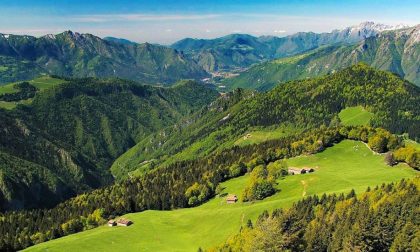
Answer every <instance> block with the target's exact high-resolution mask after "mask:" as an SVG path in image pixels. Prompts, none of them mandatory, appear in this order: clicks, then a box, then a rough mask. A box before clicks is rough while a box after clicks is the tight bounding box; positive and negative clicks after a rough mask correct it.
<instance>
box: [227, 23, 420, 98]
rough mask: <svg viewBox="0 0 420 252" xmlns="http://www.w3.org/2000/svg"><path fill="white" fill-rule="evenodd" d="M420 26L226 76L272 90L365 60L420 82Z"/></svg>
mask: <svg viewBox="0 0 420 252" xmlns="http://www.w3.org/2000/svg"><path fill="white" fill-rule="evenodd" d="M419 34H420V26H419V25H417V26H415V27H411V28H404V29H400V30H395V31H384V32H382V33H380V34H378V35H376V36H373V37H369V38H367V39H365V40H363V41H361V42H359V43H357V44H355V45H342V44H338V45H329V46H325V47H322V48H319V49H315V50H312V51H309V52H306V53H304V54H301V55H297V56H293V57H288V58H282V59H277V60H273V61H270V62H266V63H262V64H258V65H255V66H253V67H251V68H250V69H249V70H247V71H245V72H244V73H242V74H241V75H240V76H238V77H235V78H231V79H227V80H226V81H225V82H224V84H225V85H226V86H227V87H228V88H230V89H233V88H237V87H242V88H251V89H258V90H269V89H271V88H272V87H274V86H275V85H276V84H278V83H280V82H285V81H288V80H294V79H304V78H308V77H315V76H319V75H322V74H328V73H331V72H334V71H337V70H339V69H342V68H345V67H348V66H351V65H353V64H356V63H357V62H365V63H367V64H369V65H371V66H373V67H375V68H377V69H381V70H387V71H391V72H393V73H396V74H398V75H399V76H401V77H403V78H405V79H407V80H409V81H411V82H412V83H414V84H416V85H420V70H419V64H420V39H419V37H420V35H419Z"/></svg>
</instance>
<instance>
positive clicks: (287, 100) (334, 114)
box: [113, 64, 420, 176]
mask: <svg viewBox="0 0 420 252" xmlns="http://www.w3.org/2000/svg"><path fill="white" fill-rule="evenodd" d="M419 95H420V88H419V87H417V86H414V85H413V84H411V83H408V82H406V81H404V80H402V79H401V78H399V77H398V76H396V75H394V74H391V73H389V72H383V71H378V70H375V69H373V68H372V67H369V66H367V65H365V64H358V65H354V66H352V67H349V68H346V69H344V70H341V71H338V72H336V73H334V74H329V75H325V76H322V77H318V78H313V79H306V80H297V81H291V82H288V83H285V84H282V85H279V86H278V87H276V88H275V89H273V90H271V91H269V92H266V93H256V92H246V91H243V90H240V89H238V90H235V91H234V92H233V93H228V94H227V95H225V96H223V97H221V98H220V99H219V101H218V102H214V103H213V104H212V105H211V106H208V107H206V108H205V109H204V110H202V111H200V113H199V114H198V115H197V116H196V117H195V118H190V119H189V121H188V123H186V124H182V125H175V126H171V127H169V128H165V129H163V130H160V131H159V132H158V133H156V134H154V135H152V136H151V137H149V138H147V139H146V140H144V141H142V142H139V143H138V144H137V145H136V146H135V147H133V149H131V150H130V151H129V152H127V153H125V154H124V155H123V156H121V157H120V158H119V159H117V160H116V162H115V163H114V165H113V169H117V167H118V169H119V168H121V167H123V169H124V170H125V171H133V170H135V169H137V168H139V167H141V165H139V164H141V163H142V162H144V161H148V160H153V161H154V162H155V163H159V159H160V160H164V162H165V163H171V162H174V161H176V160H183V159H191V158H193V157H196V156H204V155H208V154H210V153H212V152H214V151H215V150H219V151H220V150H222V149H224V148H229V147H231V146H233V145H234V142H235V141H236V140H237V139H239V138H241V137H242V136H243V135H245V134H246V133H247V132H249V131H251V130H252V129H255V128H257V129H258V128H269V127H280V126H284V127H289V128H294V129H300V130H299V131H298V132H297V133H299V132H301V131H304V130H308V129H312V128H316V127H320V126H322V125H327V126H329V125H338V124H340V119H339V116H338V114H339V113H340V112H341V111H342V110H343V109H345V108H348V107H353V106H362V107H363V108H365V109H366V110H367V111H369V112H371V113H373V116H372V118H371V119H370V124H371V125H372V126H375V127H384V128H386V129H388V130H390V131H391V132H393V133H398V134H401V133H408V134H409V136H410V137H411V138H413V139H419V137H420V131H419V130H420V129H419V127H418V122H419V120H420V114H419V110H418V108H419V107H420V96H419ZM185 125H187V126H185ZM286 133H287V132H286ZM290 134H296V132H291V133H290ZM140 169H141V168H140ZM122 176H124V175H122Z"/></svg>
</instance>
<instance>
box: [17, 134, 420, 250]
mask: <svg viewBox="0 0 420 252" xmlns="http://www.w3.org/2000/svg"><path fill="white" fill-rule="evenodd" d="M288 164H289V166H298V167H300V166H310V167H316V171H315V172H314V173H312V174H305V175H295V176H287V177H286V178H285V179H283V180H280V181H278V186H277V187H278V190H279V192H278V193H276V194H275V195H273V196H271V197H269V198H266V199H264V200H262V201H258V202H254V203H237V204H234V205H227V204H226V203H225V200H224V198H219V197H216V198H213V199H211V200H210V201H209V202H207V203H205V204H203V205H201V206H199V207H196V208H189V209H179V210H174V211H145V212H142V213H134V214H128V215H126V216H125V217H127V218H130V219H131V220H133V221H134V225H132V226H130V227H128V228H109V227H107V226H103V227H99V228H96V229H93V230H90V231H86V232H82V233H78V234H74V235H70V236H67V237H64V238H60V239H57V240H53V241H50V242H46V243H41V244H39V245H36V246H33V247H30V248H28V249H26V250H25V251H76V250H83V251H87V250H91V251H139V250H141V251H196V250H197V248H198V247H203V248H208V247H211V246H214V245H217V244H219V243H220V242H222V241H224V240H226V238H227V237H229V236H230V235H233V234H236V233H237V232H238V230H239V228H240V226H241V225H245V223H246V221H247V220H248V219H252V220H255V218H256V217H257V216H258V215H259V214H260V213H261V212H262V211H263V210H272V209H275V208H279V207H288V206H290V205H291V204H292V202H294V201H296V200H299V199H301V198H302V197H303V195H305V196H308V195H312V194H322V193H340V192H343V193H345V192H348V191H350V190H351V189H352V188H354V189H355V190H356V192H362V191H364V190H365V189H366V188H367V187H368V186H375V185H378V184H382V183H388V182H393V181H398V180H400V179H401V178H409V177H413V176H415V174H416V173H417V172H416V171H414V170H412V169H411V168H408V167H407V166H406V165H403V164H400V165H398V166H396V167H392V168H391V167H388V166H386V165H385V163H384V161H383V156H382V155H378V154H375V153H373V152H372V151H371V150H370V149H368V148H367V147H366V146H365V145H364V144H363V143H361V142H355V141H350V140H345V141H343V142H341V143H339V144H337V145H335V146H334V147H331V148H328V149H327V150H325V151H324V152H322V153H318V154H315V155H312V156H301V157H297V158H292V159H289V160H288ZM247 180H248V176H247V175H245V176H243V177H239V178H236V179H232V180H229V181H227V182H225V183H223V184H222V187H224V188H225V189H224V191H223V192H226V193H234V194H237V195H238V196H239V197H240V195H241V191H242V189H243V187H244V185H245V184H246V182H247Z"/></svg>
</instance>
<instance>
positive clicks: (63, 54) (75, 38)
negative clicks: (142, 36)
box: [0, 31, 207, 85]
mask: <svg viewBox="0 0 420 252" xmlns="http://www.w3.org/2000/svg"><path fill="white" fill-rule="evenodd" d="M41 73H47V74H54V75H60V76H65V77H119V78H125V79H131V80H136V81H141V82H143V83H146V84H156V83H158V84H164V85H168V84H172V83H174V82H176V81H178V80H180V79H201V78H204V77H206V76H207V73H206V72H205V71H204V70H203V69H202V68H201V67H200V66H198V65H197V64H196V63H195V62H194V61H192V60H189V59H187V58H186V57H184V55H182V54H181V53H178V52H177V51H176V50H173V49H170V48H167V47H164V46H158V45H152V44H148V43H145V44H136V43H121V42H118V41H114V40H113V41H110V40H103V39H101V38H99V37H96V36H94V35H91V34H79V33H77V32H72V31H66V32H63V33H60V34H57V35H46V36H43V37H40V38H35V37H32V36H18V35H4V34H0V84H1V83H7V82H13V81H20V80H28V79H31V78H34V77H36V76H38V75H39V74H41Z"/></svg>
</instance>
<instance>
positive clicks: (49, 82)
mask: <svg viewBox="0 0 420 252" xmlns="http://www.w3.org/2000/svg"><path fill="white" fill-rule="evenodd" d="M28 82H29V83H30V84H31V85H32V86H34V87H36V88H37V89H38V90H39V91H43V90H46V89H49V88H52V87H54V86H56V85H59V84H62V83H66V82H67V81H65V80H63V79H57V78H54V77H51V76H48V75H43V76H40V77H38V78H36V79H33V80H30V81H28ZM16 83H17V82H14V83H10V84H6V85H4V86H0V95H2V94H10V93H15V92H17V91H18V90H17V89H15V88H14V85H15V84H16ZM31 102H32V99H27V100H21V101H17V102H7V101H0V108H4V109H13V108H15V107H16V106H17V105H18V104H25V105H27V104H30V103H31Z"/></svg>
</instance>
